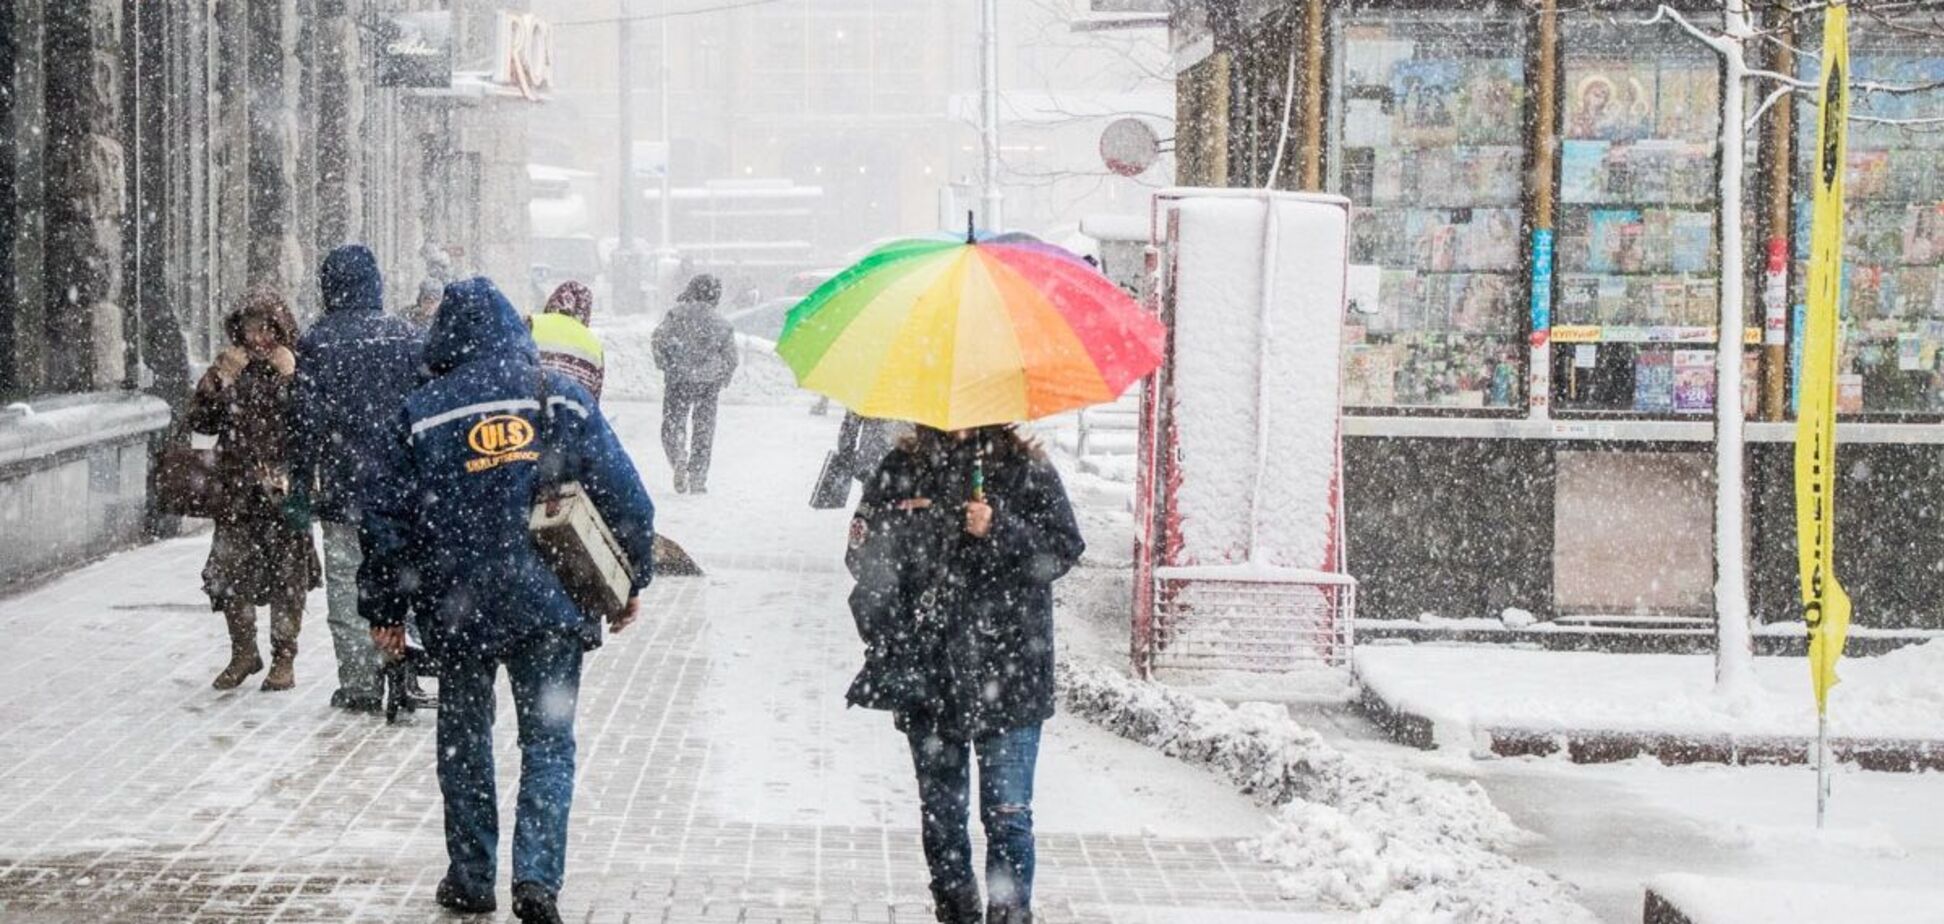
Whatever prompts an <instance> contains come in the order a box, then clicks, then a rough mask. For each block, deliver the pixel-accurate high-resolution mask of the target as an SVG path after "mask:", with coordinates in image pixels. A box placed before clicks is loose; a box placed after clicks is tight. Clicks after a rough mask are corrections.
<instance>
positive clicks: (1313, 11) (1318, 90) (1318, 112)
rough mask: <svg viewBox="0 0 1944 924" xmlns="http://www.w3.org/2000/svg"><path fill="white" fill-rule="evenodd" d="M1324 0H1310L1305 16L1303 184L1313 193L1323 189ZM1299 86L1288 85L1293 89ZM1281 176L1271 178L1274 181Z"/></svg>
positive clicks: (1289, 90)
mask: <svg viewBox="0 0 1944 924" xmlns="http://www.w3.org/2000/svg"><path fill="white" fill-rule="evenodd" d="M1323 5H1324V0H1309V3H1308V5H1307V6H1305V7H1304V16H1303V58H1304V61H1303V183H1302V188H1303V189H1306V190H1309V191H1311V192H1320V191H1322V189H1323V145H1324V139H1323V116H1324V113H1323V108H1324V107H1323V58H1324V55H1325V53H1326V52H1325V48H1324V44H1323V31H1324V11H1323ZM1294 89H1295V88H1293V87H1289V88H1285V89H1284V90H1283V92H1285V93H1288V92H1292V91H1293V90H1294ZM1281 179H1282V178H1281V177H1271V180H1270V181H1271V182H1277V181H1280V180H1281Z"/></svg>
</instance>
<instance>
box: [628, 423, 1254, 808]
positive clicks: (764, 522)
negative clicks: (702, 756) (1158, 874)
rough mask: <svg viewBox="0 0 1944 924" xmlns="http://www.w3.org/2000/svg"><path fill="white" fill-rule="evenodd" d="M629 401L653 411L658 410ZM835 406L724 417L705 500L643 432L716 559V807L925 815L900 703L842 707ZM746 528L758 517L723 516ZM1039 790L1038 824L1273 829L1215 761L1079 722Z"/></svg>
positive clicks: (1064, 737) (707, 559) (659, 478)
mask: <svg viewBox="0 0 1944 924" xmlns="http://www.w3.org/2000/svg"><path fill="white" fill-rule="evenodd" d="M617 410H618V411H620V412H621V413H623V414H625V415H626V416H627V417H628V418H629V419H630V420H636V419H642V420H646V419H648V418H651V417H652V415H653V413H654V411H655V408H653V407H652V406H647V405H641V404H636V403H633V402H627V403H623V404H620V405H619V407H618V408H617ZM840 414H841V412H840V411H838V410H836V409H833V410H832V412H831V414H830V415H829V416H825V417H817V416H812V415H811V414H810V413H809V412H808V410H807V409H806V408H804V407H803V406H800V405H778V406H763V407H756V406H747V407H738V408H734V409H732V410H730V411H727V412H725V417H724V425H725V426H724V428H723V430H722V432H721V436H720V438H719V446H718V462H717V468H716V472H715V473H714V475H712V477H711V478H710V488H711V490H710V493H709V494H708V495H706V496H703V497H692V496H684V495H679V494H675V493H674V492H673V491H672V490H668V489H667V488H666V487H665V484H666V482H667V476H666V474H665V472H666V468H667V466H666V465H665V464H663V463H662V460H661V459H660V458H659V456H660V453H659V451H658V450H655V449H652V448H651V445H652V444H651V441H649V440H646V439H643V440H637V441H634V450H635V453H636V456H635V460H636V463H637V464H638V465H640V466H641V467H642V468H643V470H644V471H645V472H647V477H648V480H649V487H650V490H651V491H652V492H653V493H654V496H655V498H656V499H657V503H658V505H659V506H658V515H659V519H660V521H661V522H660V528H661V531H662V532H664V533H665V534H667V535H670V536H673V537H675V538H676V539H677V540H678V541H683V542H684V543H685V545H686V546H687V548H688V550H689V551H690V552H691V553H692V554H694V555H695V556H696V558H697V559H698V560H699V561H700V562H701V563H702V565H703V567H704V568H705V569H710V570H711V572H712V573H711V574H710V575H709V576H708V577H707V578H705V580H706V581H707V582H708V585H709V586H708V587H707V588H706V589H704V590H703V591H702V593H703V594H704V595H705V601H706V600H708V599H710V598H713V599H714V600H715V601H717V602H715V603H713V604H708V603H705V605H708V606H709V609H710V612H711V613H712V614H713V616H712V618H711V622H710V628H709V634H708V638H707V644H708V646H709V650H710V652H711V653H712V654H711V661H712V663H713V665H714V666H713V667H712V669H711V670H710V672H709V676H708V680H707V683H706V685H705V688H704V690H705V692H704V695H703V698H702V701H701V702H700V703H698V708H700V709H702V710H703V711H704V712H705V714H707V715H708V716H709V719H710V721H709V727H710V729H711V731H712V734H711V735H710V738H709V743H708V747H709V749H710V758H709V768H710V772H709V774H708V778H707V781H706V786H707V789H708V791H709V793H710V796H711V799H712V802H713V803H714V805H715V807H716V810H717V811H719V812H721V813H722V814H724V815H725V816H728V817H734V818H737V819H740V820H743V821H749V822H753V823H805V824H824V825H851V826H858V827H867V826H882V825H893V826H912V827H915V826H916V824H917V805H918V800H917V790H916V785H915V783H914V781H913V777H912V771H911V766H910V762H911V758H910V756H909V752H908V751H907V749H906V746H905V743H904V739H903V736H901V735H900V734H898V732H897V731H896V729H894V728H893V727H892V724H891V717H890V715H889V714H888V713H883V712H875V711H869V710H861V709H848V708H846V707H845V705H844V699H843V697H844V691H845V689H846V688H847V687H848V686H849V684H850V680H851V677H852V675H853V674H854V673H855V672H856V670H857V668H858V667H859V666H860V665H861V664H862V657H863V649H862V647H861V644H860V643H859V642H858V641H857V635H856V630H855V629H854V627H853V626H852V622H851V616H850V610H849V608H848V605H847V603H846V595H847V594H848V593H849V591H850V586H851V578H850V574H849V573H848V572H847V571H845V570H844V565H843V555H844V540H845V534H846V528H847V526H848V524H849V522H850V513H849V511H847V510H813V509H811V508H810V506H809V498H810V490H811V483H812V481H814V479H815V477H816V473H817V468H816V466H817V465H818V463H820V462H821V461H822V458H823V453H824V451H825V450H826V449H829V448H832V447H834V446H835V445H836V438H837V426H838V420H839V415H840ZM852 500H853V502H854V501H855V500H856V493H855V492H853V493H852ZM734 523H741V524H750V526H751V527H752V529H750V530H746V531H745V530H737V529H725V528H724V524H734ZM758 564H761V565H764V566H766V567H770V568H777V567H782V568H784V569H786V570H787V571H789V572H792V573H793V575H794V576H793V577H791V578H790V579H788V580H783V581H777V580H776V579H775V578H773V577H772V578H769V579H768V580H769V581H770V583H772V584H773V585H774V586H771V587H768V588H766V589H765V590H764V591H763V592H762V593H760V594H749V593H745V592H741V590H740V588H739V586H738V585H742V584H745V583H746V582H748V581H750V580H752V578H753V577H754V576H753V575H751V574H748V573H747V572H745V571H744V570H742V569H746V568H749V567H752V566H755V565H758ZM1037 787H1038V789H1039V791H1040V793H1041V794H1042V798H1041V799H1039V800H1038V801H1037V802H1036V804H1035V806H1034V816H1035V823H1036V825H1037V826H1038V828H1039V829H1040V830H1041V831H1044V832H1047V833H1060V832H1083V833H1102V834H1127V835H1143V834H1148V835H1159V836H1163V837H1174V836H1180V837H1238V838H1239V837H1247V836H1253V835H1256V834H1259V833H1261V832H1262V831H1263V830H1265V829H1266V828H1267V821H1266V819H1265V818H1264V817H1263V815H1262V812H1261V810H1260V809H1258V808H1257V807H1256V806H1255V805H1254V804H1252V803H1251V802H1250V801H1249V800H1248V799H1247V798H1245V797H1243V796H1240V795H1238V794H1236V793H1235V791H1234V790H1233V789H1232V788H1231V787H1229V786H1228V785H1226V784H1225V783H1223V782H1221V781H1220V780H1217V779H1216V778H1214V777H1212V776H1210V775H1209V774H1208V773H1206V772H1204V771H1201V770H1198V769H1196V768H1193V767H1189V766H1186V765H1184V764H1181V763H1180V762H1178V761H1174V760H1170V759H1168V758H1166V757H1164V756H1162V755H1159V754H1156V753H1154V752H1153V751H1152V750H1150V749H1148V748H1144V747H1141V746H1139V745H1137V744H1134V743H1132V742H1128V741H1125V740H1122V739H1120V738H1117V737H1115V736H1114V735H1111V734H1108V733H1106V732H1103V731H1101V730H1099V729H1097V728H1094V727H1092V726H1090V725H1088V724H1087V723H1085V722H1080V721H1076V720H1069V719H1061V718H1056V719H1055V720H1054V721H1053V722H1051V723H1049V724H1048V725H1047V729H1046V738H1045V740H1044V741H1043V742H1042V744H1041V761H1040V766H1039V779H1038V783H1037Z"/></svg>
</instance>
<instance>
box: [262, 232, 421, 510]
mask: <svg viewBox="0 0 1944 924" xmlns="http://www.w3.org/2000/svg"><path fill="white" fill-rule="evenodd" d="M319 284H320V285H321V287H322V288H323V294H324V316H323V317H321V318H319V319H317V322H316V323H314V324H312V325H311V328H310V330H308V331H305V332H304V338H303V340H301V341H299V342H298V344H297V382H296V388H295V390H294V392H293V395H292V400H291V421H290V429H291V436H292V439H293V443H292V449H293V452H292V455H291V468H292V475H293V478H294V479H295V483H296V484H298V485H299V486H301V487H304V488H308V489H310V491H311V499H312V510H313V511H314V512H315V513H316V515H317V517H318V519H321V520H327V521H330V522H333V523H356V522H358V508H359V505H360V502H361V500H362V497H363V495H364V491H365V483H366V482H367V481H369V480H370V478H371V476H372V474H373V472H374V470H375V463H376V460H377V459H379V458H380V457H381V456H382V455H383V453H384V449H385V441H386V439H387V438H388V436H389V430H388V426H387V425H388V423H389V422H390V421H391V420H392V418H394V417H396V416H398V409H399V408H400V407H402V406H404V403H405V396H406V395H407V394H409V393H410V392H411V390H412V389H413V388H414V387H416V386H417V385H418V366H419V353H420V350H421V349H422V347H423V335H422V334H421V333H420V332H419V330H418V328H416V327H414V326H413V325H412V324H411V322H409V321H406V320H404V319H403V318H398V317H393V316H391V315H387V314H385V312H384V289H383V285H382V283H381V281H380V278H379V275H378V264H377V261H376V260H375V259H373V258H372V256H371V251H369V250H366V249H365V248H363V247H360V246H357V245H351V246H348V247H340V248H338V249H337V250H335V251H332V252H331V254H330V256H328V257H326V258H325V259H324V268H323V270H322V271H321V272H320V273H319Z"/></svg>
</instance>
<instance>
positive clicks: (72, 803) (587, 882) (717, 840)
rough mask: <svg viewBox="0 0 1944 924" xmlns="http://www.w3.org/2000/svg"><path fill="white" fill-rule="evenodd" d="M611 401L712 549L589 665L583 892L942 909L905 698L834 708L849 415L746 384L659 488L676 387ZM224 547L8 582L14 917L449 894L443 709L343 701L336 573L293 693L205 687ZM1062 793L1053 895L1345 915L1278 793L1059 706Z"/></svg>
mask: <svg viewBox="0 0 1944 924" xmlns="http://www.w3.org/2000/svg"><path fill="white" fill-rule="evenodd" d="M613 410H614V411H615V413H616V416H617V418H618V419H619V421H620V424H619V426H620V428H621V430H622V432H623V435H624V437H626V438H627V439H628V442H629V444H630V446H631V448H632V449H633V450H634V452H635V454H636V458H637V460H638V461H640V462H641V463H642V465H643V468H644V469H645V470H646V471H647V472H648V474H649V480H650V486H651V490H653V491H654V493H655V496H656V498H657V500H658V502H659V503H660V504H661V505H662V511H661V515H662V528H663V531H664V532H665V533H667V534H669V535H672V536H674V537H676V538H678V539H680V540H681V541H682V542H684V543H685V544H686V545H687V546H688V548H689V549H690V551H691V552H693V553H694V554H695V555H696V557H697V558H698V559H700V560H701V561H702V562H703V564H704V566H705V567H707V568H709V569H710V572H711V573H710V575H709V577H707V578H704V579H700V580H689V581H676V580H669V581H666V582H663V583H661V584H658V585H657V586H656V588H655V589H654V591H653V592H652V597H651V600H650V602H649V612H650V616H649V617H648V618H647V619H646V620H645V621H644V624H643V625H641V626H639V627H637V628H636V629H635V630H634V631H632V632H631V633H629V634H628V635H624V636H621V637H619V638H617V639H613V640H611V641H610V644H609V646H608V647H607V648H606V649H604V650H603V651H602V652H601V653H600V654H598V655H597V656H596V657H595V659H594V660H593V662H592V663H591V665H590V668H589V670H588V674H587V680H586V687H585V690H584V692H583V696H582V701H581V718H580V733H581V760H580V777H581V779H580V786H579V794H578V796H577V800H576V804H575V814H574V823H573V831H572V841H571V846H570V852H569V857H570V861H569V879H568V885H567V889H566V891H565V893H564V895H563V905H564V908H563V910H564V911H565V912H566V913H567V915H568V917H569V919H571V920H587V921H622V920H633V921H714V920H747V921H770V920H775V921H781V920H789V921H813V920H824V921H896V922H914V921H923V920H928V919H929V914H928V912H927V910H926V907H925V906H926V900H925V888H924V875H923V869H922V861H921V860H920V859H919V856H918V850H917V835H916V833H915V821H916V814H917V809H916V803H915V798H914V796H913V793H912V783H911V781H910V779H909V774H908V772H907V763H906V761H907V760H908V758H907V757H906V755H905V754H904V752H903V748H902V743H901V741H900V739H899V737H898V736H897V735H896V733H895V732H894V731H893V730H892V729H891V727H890V722H889V719H888V717H886V716H884V715H882V714H877V713H865V712H860V711H854V710H851V711H847V710H845V709H844V708H843V705H842V691H843V687H844V684H845V683H846V682H847V681H848V679H849V673H850V671H851V670H852V669H853V668H854V659H855V657H856V651H855V642H854V638H853V636H852V633H851V629H850V625H849V617H848V614H847V612H846V610H845V608H844V605H843V604H844V594H845V592H846V591H847V589H848V577H847V575H846V574H845V573H844V572H843V570H842V566H841V561H840V560H839V556H840V554H841V544H842V537H843V529H844V525H845V519H844V514H842V513H841V512H823V513H819V512H816V511H812V510H810V509H809V508H808V506H807V504H806V499H807V496H808V493H809V483H810V481H811V479H812V477H813V475H814V470H815V466H816V464H817V462H818V461H819V460H820V459H821V457H822V453H823V451H824V449H825V448H826V447H827V446H829V445H831V443H832V442H833V440H834V434H835V428H836V423H837V422H836V419H835V418H834V417H829V418H817V417H811V416H809V415H807V414H806V413H805V412H804V410H803V409H802V408H801V406H799V405H791V406H753V405H752V406H730V407H726V408H725V409H724V415H723V418H724V419H723V428H724V432H723V437H722V440H721V441H720V445H719V455H718V462H717V470H716V473H715V475H714V476H713V477H712V479H711V487H712V489H713V490H714V493H712V494H709V495H707V496H705V497H682V496H677V495H674V494H672V492H670V491H669V490H667V479H666V477H665V474H664V472H663V468H664V465H663V463H662V460H661V457H660V450H659V448H658V447H657V446H656V444H655V424H656V408H655V407H654V406H653V405H652V404H640V403H624V404H619V405H617V406H616V407H615V408H614V409H613ZM207 541H208V540H207V538H206V537H191V538H187V539H182V540H177V541H173V542H168V543H163V544H159V545H155V546H151V547H148V548H144V549H139V550H135V551H131V552H127V553H123V554H121V555H117V556H114V557H112V558H110V559H108V560H105V561H102V562H99V563H97V564H94V565H91V566H89V567H86V568H83V569H81V570H79V571H77V572H74V573H72V574H69V575H67V576H65V577H63V578H61V579H60V580H58V581H55V582H53V583H50V584H46V585H44V586H41V587H38V588H34V589H31V590H29V591H27V592H24V593H20V594H17V595H15V596H13V597H11V598H8V599H5V600H0V633H4V636H5V637H6V638H7V643H6V644H5V646H4V647H0V918H4V919H5V920H8V921H15V920H21V921H65V920H90V921H98V920H104V919H114V920H171V921H188V920H204V921H232V920H261V921H270V920H275V921H346V920H372V921H381V920H424V919H428V918H432V917H435V915H434V914H432V911H434V910H435V909H434V908H433V905H432V903H431V891H432V887H433V885H434V884H435V883H436V881H437V878H438V876H439V874H440V872H441V871H442V870H443V863H444V861H443V850H442V844H441V840H440V834H439V806H438V802H437V788H436V784H435V783H434V780H433V776H432V763H433V754H432V746H431V740H430V739H431V730H430V727H429V723H424V724H421V725H419V726H417V727H410V728H404V727H401V728H388V727H385V726H384V725H383V724H382V723H379V722H375V721H372V720H370V719H364V718H354V717H351V716H346V715H344V714H342V713H338V712H335V711H333V710H331V709H329V708H328V707H327V705H326V703H325V700H326V697H327V696H328V695H329V693H330V690H331V687H332V683H331V678H330V670H331V668H330V653H329V643H328V634H327V632H326V629H325V626H324V620H323V601H322V597H321V595H314V596H313V598H312V600H311V606H310V610H309V614H308V620H307V624H306V626H305V629H304V633H303V642H304V650H303V653H302V655H301V657H300V659H299V665H298V678H299V686H298V689H297V690H296V691H295V692H293V693H287V694H277V695H272V694H264V693H259V692H257V691H256V690H255V688H254V684H250V685H246V687H245V688H244V689H243V690H241V691H239V692H235V693H229V694H217V693H214V692H212V691H210V690H209V689H208V681H209V677H210V676H212V675H213V672H214V671H215V670H216V669H217V668H218V667H220V662H221V660H222V658H223V654H224V650H225V649H224V643H223V641H222V627H221V622H220V619H219V618H217V617H216V616H215V615H213V614H211V613H210V612H208V610H207V607H206V605H205V604H204V602H203V600H202V597H201V594H200V591H199V583H198V572H199V569H200V567H201V562H202V557H203V555H204V553H205V551H206V549H207ZM501 701H502V703H504V702H506V701H507V698H506V697H505V696H502V700H501ZM501 719H502V720H501V723H500V743H501V750H500V752H501V763H500V772H501V779H502V783H501V786H502V789H501V792H502V796H503V799H505V800H510V798H511V796H512V793H513V791H514V786H513V782H514V775H513V774H514V768H515V766H516V763H515V761H514V760H513V759H512V751H511V748H510V744H511V740H510V739H511V737H512V735H511V717H510V715H504V714H503V715H502V717H501ZM1039 789H1040V801H1039V803H1038V805H1037V806H1036V808H1037V809H1038V811H1037V815H1038V818H1039V823H1040V830H1041V833H1042V835H1043V837H1042V841H1041V851H1042V856H1041V887H1040V888H1041V905H1042V909H1043V911H1044V912H1045V914H1046V918H1047V919H1048V920H1052V921H1127V922H1143V921H1151V922H1157V924H1186V922H1217V921H1222V922H1241V924H1258V922H1259V924H1272V922H1283V921H1313V920H1341V919H1345V917H1344V916H1340V915H1328V914H1315V913H1310V912H1306V910H1305V909H1300V908H1295V907H1292V906H1290V905H1288V904H1287V903H1284V902H1282V901H1280V900H1279V899H1277V898H1276V890H1275V886H1274V883H1273V881H1272V871H1271V870H1269V869H1266V868H1264V867H1262V866H1261V865H1259V864H1256V863H1254V862H1253V861H1251V860H1249V859H1247V858H1246V857H1245V856H1243V855H1242V853H1241V852H1240V851H1239V850H1238V849H1237V847H1236V846H1235V841H1236V840H1237V839H1239V838H1242V837H1247V836H1249V835H1252V834H1256V833H1259V832H1260V831H1261V830H1262V828H1263V825H1264V820H1263V815H1262V812H1261V810H1259V809H1258V808H1257V807H1255V806H1254V805H1252V804H1250V803H1249V802H1248V801H1247V800H1245V799H1244V798H1242V797H1241V796H1238V795H1236V794H1235V793H1234V791H1233V790H1232V789H1230V788H1229V787H1228V786H1227V785H1225V784H1223V783H1221V782H1218V781H1217V780H1215V779H1214V778H1212V777H1210V776H1208V775H1206V774H1203V773H1202V772H1200V771H1197V770H1192V769H1189V768H1187V767H1185V766H1183V765H1181V764H1178V763H1176V762H1174V761H1172V760H1170V759H1168V758H1165V757H1162V756H1160V755H1158V754H1156V753H1154V752H1152V751H1149V750H1147V749H1145V748H1141V747H1139V746H1136V745H1133V744H1130V743H1127V742H1124V741H1121V740H1119V739H1117V738H1114V737H1112V736H1110V735H1107V734H1106V733H1104V732H1101V731H1098V730H1096V729H1093V728H1091V727H1089V726H1086V725H1085V724H1083V723H1080V722H1078V721H1074V720H1056V721H1055V722H1054V723H1053V724H1052V725H1050V726H1049V737H1048V740H1047V746H1046V749H1045V753H1044V757H1043V760H1042V763H1041V781H1040V785H1039ZM503 811H504V812H507V813H510V802H509V804H508V805H507V807H506V808H504V809H503ZM507 827H508V828H509V829H510V814H509V815H508V821H507ZM501 884H502V886H504V885H505V877H504V874H502V882H501Z"/></svg>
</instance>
